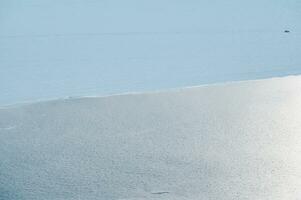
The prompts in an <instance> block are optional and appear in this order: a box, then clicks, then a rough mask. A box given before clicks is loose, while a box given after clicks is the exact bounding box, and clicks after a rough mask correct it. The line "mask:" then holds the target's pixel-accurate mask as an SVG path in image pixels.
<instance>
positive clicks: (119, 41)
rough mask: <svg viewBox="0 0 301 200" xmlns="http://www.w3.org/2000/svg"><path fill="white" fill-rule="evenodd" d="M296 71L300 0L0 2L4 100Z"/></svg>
mask: <svg viewBox="0 0 301 200" xmlns="http://www.w3.org/2000/svg"><path fill="white" fill-rule="evenodd" d="M284 30H289V31H290V33H284ZM300 73H301V1H299V0H252V1H251V0H250V1H241V0H228V1H224V0H223V1H222V0H220V1H217V0H203V1H201V0H191V1H180V0H152V1H144V0H136V1H135V0H127V1H124V0H101V1H100V0H99V1H97V0H85V1H84V0H43V1H41V0H26V1H25V0H24V1H21V0H1V1H0V105H4V104H13V103H18V102H23V101H36V100H40V99H48V98H61V97H66V96H81V95H109V94H116V93H124V92H142V91H152V90H162V89H168V88H176V87H185V86H194V85H201V84H208V83H216V82H226V81H236V80H248V79H258V78H268V77H275V76H285V75H291V74H300Z"/></svg>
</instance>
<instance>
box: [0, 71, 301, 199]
mask: <svg viewBox="0 0 301 200" xmlns="http://www.w3.org/2000/svg"><path fill="white" fill-rule="evenodd" d="M300 132H301V76H291V77H286V78H274V79H267V80H258V81H250V82H249V81H247V82H239V83H231V84H221V85H215V86H204V87H195V88H190V89H180V90H176V91H167V92H158V93H146V94H132V95H130V94H129V95H119V96H112V97H103V98H78V99H66V100H57V101H48V102H39V103H33V104H27V105H22V106H21V105H19V106H11V107H7V108H1V109H0V161H1V162H0V199H1V200H19V199H22V200H41V199H43V200H79V199H85V200H117V199H131V200H134V199H135V200H138V199H140V200H141V199H168V200H201V199H204V200H207V199H224V200H233V199H249V200H254V199H261V200H263V199H265V200H266V199H271V200H283V199H289V200H297V199H299V198H300V197H301V190H300V188H301V156H300V155H301V134H300Z"/></svg>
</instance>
